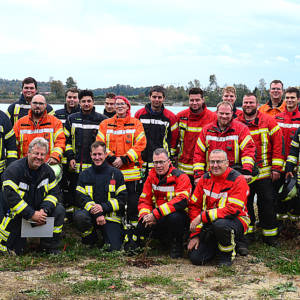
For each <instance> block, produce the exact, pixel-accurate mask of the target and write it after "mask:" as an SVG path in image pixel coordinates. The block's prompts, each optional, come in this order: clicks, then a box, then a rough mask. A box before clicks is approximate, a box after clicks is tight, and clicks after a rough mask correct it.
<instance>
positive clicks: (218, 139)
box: [198, 134, 245, 142]
mask: <svg viewBox="0 0 300 300" xmlns="http://www.w3.org/2000/svg"><path fill="white" fill-rule="evenodd" d="M199 139H200V138H198V140H199ZM206 140H207V141H216V142H226V141H238V140H239V136H238V135H228V136H223V137H222V136H213V135H209V134H207V135H206ZM244 141H245V140H244Z"/></svg>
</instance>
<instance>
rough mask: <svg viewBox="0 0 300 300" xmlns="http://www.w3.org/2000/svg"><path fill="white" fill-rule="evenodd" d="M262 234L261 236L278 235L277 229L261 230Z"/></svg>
mask: <svg viewBox="0 0 300 300" xmlns="http://www.w3.org/2000/svg"><path fill="white" fill-rule="evenodd" d="M262 234H263V236H276V235H277V234H278V228H277V227H276V228H272V229H263V230H262Z"/></svg>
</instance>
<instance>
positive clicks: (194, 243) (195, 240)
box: [188, 236, 200, 251]
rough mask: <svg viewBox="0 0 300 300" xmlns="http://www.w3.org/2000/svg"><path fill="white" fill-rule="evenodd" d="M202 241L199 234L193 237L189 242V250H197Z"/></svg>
mask: <svg viewBox="0 0 300 300" xmlns="http://www.w3.org/2000/svg"><path fill="white" fill-rule="evenodd" d="M199 243H200V239H199V237H198V236H195V237H193V238H192V239H191V240H190V241H189V243H188V251H192V250H193V249H195V250H197V249H198V246H199Z"/></svg>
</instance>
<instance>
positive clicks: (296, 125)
mask: <svg viewBox="0 0 300 300" xmlns="http://www.w3.org/2000/svg"><path fill="white" fill-rule="evenodd" d="M278 125H279V126H280V127H281V128H299V127H300V124H295V123H292V124H287V123H278Z"/></svg>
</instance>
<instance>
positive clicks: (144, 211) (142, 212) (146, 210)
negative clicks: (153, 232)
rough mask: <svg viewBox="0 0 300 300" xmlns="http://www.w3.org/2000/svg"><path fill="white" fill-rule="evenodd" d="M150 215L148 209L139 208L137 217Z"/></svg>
mask: <svg viewBox="0 0 300 300" xmlns="http://www.w3.org/2000/svg"><path fill="white" fill-rule="evenodd" d="M144 213H146V214H150V213H151V210H150V209H148V208H141V209H140V211H139V217H140V216H141V215H142V214H144Z"/></svg>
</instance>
